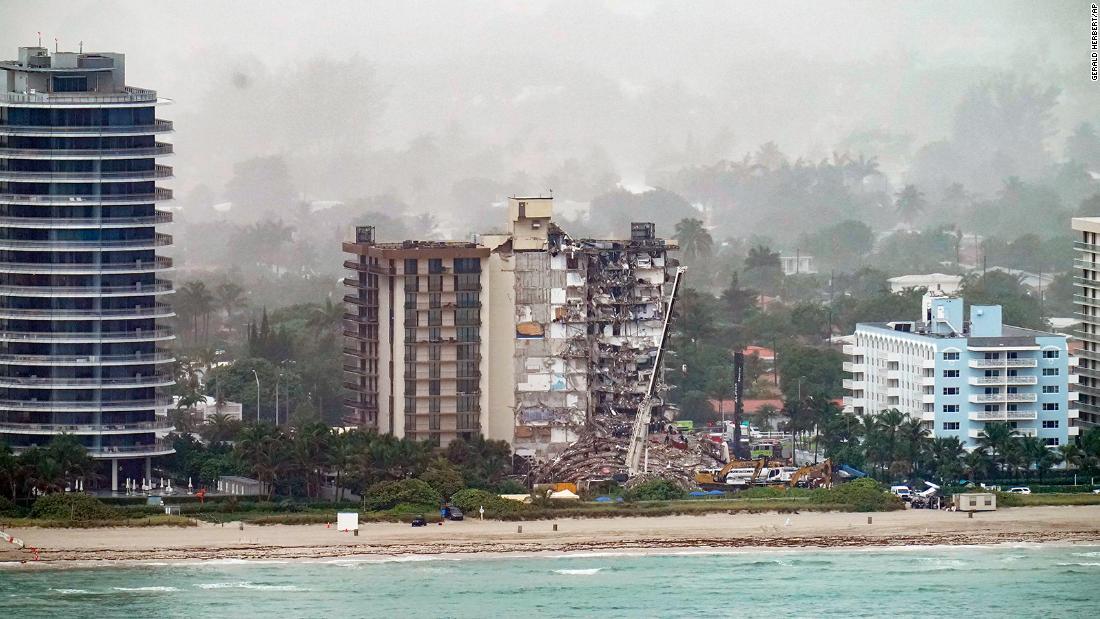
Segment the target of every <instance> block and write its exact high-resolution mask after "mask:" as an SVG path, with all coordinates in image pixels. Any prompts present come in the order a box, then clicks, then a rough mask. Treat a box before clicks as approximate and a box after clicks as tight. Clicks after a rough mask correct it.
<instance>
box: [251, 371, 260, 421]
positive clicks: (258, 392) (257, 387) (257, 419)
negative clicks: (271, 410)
mask: <svg viewBox="0 0 1100 619" xmlns="http://www.w3.org/2000/svg"><path fill="white" fill-rule="evenodd" d="M252 375H253V376H255V377H256V423H260V375H259V374H257V373H256V370H252Z"/></svg>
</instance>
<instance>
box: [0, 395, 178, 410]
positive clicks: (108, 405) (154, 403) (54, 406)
mask: <svg viewBox="0 0 1100 619" xmlns="http://www.w3.org/2000/svg"><path fill="white" fill-rule="evenodd" d="M171 405H172V399H171V398H155V399H151V400H125V401H108V402H92V401H86V400H68V401H65V400H56V401H46V400H0V410H13V411H51V412H57V413H64V412H80V411H129V410H135V411H137V410H147V409H150V408H167V407H169V406H171Z"/></svg>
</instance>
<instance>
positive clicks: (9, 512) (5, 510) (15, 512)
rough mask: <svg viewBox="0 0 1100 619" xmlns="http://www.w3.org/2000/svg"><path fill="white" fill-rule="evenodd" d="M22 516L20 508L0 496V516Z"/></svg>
mask: <svg viewBox="0 0 1100 619" xmlns="http://www.w3.org/2000/svg"><path fill="white" fill-rule="evenodd" d="M22 515H23V509H22V508H20V507H19V506H18V505H16V504H15V503H13V502H12V501H11V499H9V498H8V497H4V496H0V516H7V517H9V518H19V517H20V516H22Z"/></svg>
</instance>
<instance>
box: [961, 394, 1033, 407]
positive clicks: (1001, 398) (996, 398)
mask: <svg viewBox="0 0 1100 619" xmlns="http://www.w3.org/2000/svg"><path fill="white" fill-rule="evenodd" d="M1038 399H1039V396H1038V395H1037V394H1034V393H976V394H971V396H970V398H968V400H969V401H970V402H971V403H974V404H990V403H998V402H1035V401H1036V400H1038Z"/></svg>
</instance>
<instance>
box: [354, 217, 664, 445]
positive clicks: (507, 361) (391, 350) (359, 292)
mask: <svg viewBox="0 0 1100 619" xmlns="http://www.w3.org/2000/svg"><path fill="white" fill-rule="evenodd" d="M502 210H504V209H502ZM552 210H553V200H552V199H551V198H549V197H511V198H508V201H507V210H506V212H507V214H508V225H509V231H508V232H506V233H501V234H485V235H481V236H479V237H477V238H476V239H473V240H470V241H404V242H397V243H381V242H378V241H377V239H376V238H375V230H374V228H372V227H369V226H364V227H359V228H357V229H356V231H355V234H356V236H355V239H354V240H352V241H350V242H348V243H345V244H344V252H345V253H346V254H348V256H349V258H348V260H347V261H346V262H345V263H344V266H345V267H346V268H347V269H348V270H349V273H348V277H347V279H346V280H345V283H346V284H347V286H348V288H349V293H348V295H347V296H346V297H345V298H344V300H345V302H346V304H347V315H346V318H345V327H344V329H345V331H344V335H345V342H346V343H345V348H344V353H345V354H346V361H345V365H344V372H345V374H344V375H345V379H344V383H345V387H346V389H347V393H348V398H347V400H346V402H345V405H346V411H347V421H348V422H349V424H353V425H357V426H363V427H368V428H373V429H376V430H378V431H379V432H388V433H393V434H395V435H397V436H407V437H411V438H416V439H418V440H428V441H431V442H433V443H435V444H438V445H446V444H447V443H449V442H450V441H451V440H453V439H455V438H465V439H469V438H472V437H474V436H483V437H485V438H489V439H495V440H503V441H507V442H508V443H510V444H511V445H512V446H513V449H514V452H515V453H516V455H517V456H519V457H525V458H529V459H531V460H532V461H533V462H538V461H545V460H546V459H548V458H552V457H554V456H556V455H558V454H560V453H561V452H562V450H564V449H565V448H566V447H568V446H569V445H570V444H571V443H573V442H574V441H575V440H576V439H577V436H578V432H579V431H580V430H581V429H582V428H583V427H584V425H585V423H586V421H587V420H589V419H592V418H594V417H601V416H603V417H605V418H609V419H610V418H613V417H615V418H618V419H620V420H622V419H630V418H631V417H632V416H633V415H634V413H635V412H636V410H637V408H638V406H639V404H640V403H641V400H642V397H643V395H644V394H645V392H646V388H647V386H648V384H649V379H650V377H651V376H652V373H653V372H654V371H655V369H654V361H655V358H656V355H655V353H656V350H657V346H658V344H659V340H660V334H661V327H662V320H663V317H664V310H665V308H666V307H667V299H666V298H665V297H666V294H668V291H669V290H670V289H671V280H672V275H671V272H672V271H673V270H674V269H675V266H676V262H675V260H672V259H670V258H669V257H668V252H669V251H671V250H674V249H676V245H675V242H673V241H667V240H665V239H661V238H658V237H657V236H656V230H655V228H654V226H653V224H652V223H647V222H635V223H633V224H631V228H630V236H629V237H628V238H623V239H611V240H607V239H581V238H574V237H571V236H570V235H569V234H568V233H566V232H565V231H564V230H562V229H561V228H560V227H559V226H558V225H557V224H555V223H554V222H553V221H552Z"/></svg>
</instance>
